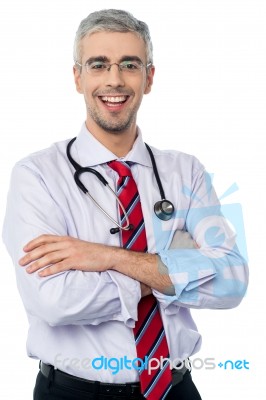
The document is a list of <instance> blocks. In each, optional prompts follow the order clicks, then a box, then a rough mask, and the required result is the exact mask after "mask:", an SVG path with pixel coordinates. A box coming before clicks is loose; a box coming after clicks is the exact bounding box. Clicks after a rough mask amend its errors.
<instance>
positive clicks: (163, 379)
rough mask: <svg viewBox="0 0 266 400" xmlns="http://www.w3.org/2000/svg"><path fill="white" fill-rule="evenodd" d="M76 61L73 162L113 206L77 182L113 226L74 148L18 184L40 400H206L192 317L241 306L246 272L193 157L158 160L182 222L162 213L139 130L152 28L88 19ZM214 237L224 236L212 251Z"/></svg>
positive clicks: (15, 209)
mask: <svg viewBox="0 0 266 400" xmlns="http://www.w3.org/2000/svg"><path fill="white" fill-rule="evenodd" d="M74 58H75V65H74V78H75V85H76V89H77V91H78V93H80V94H82V95H83V96H84V100H85V104H86V111H87V118H86V121H85V123H84V124H83V125H82V127H81V131H80V132H79V134H78V136H77V138H76V139H75V140H73V142H72V144H71V148H70V157H71V158H72V159H73V160H74V162H75V163H77V164H76V165H78V167H77V169H78V168H79V166H82V167H90V168H93V169H94V170H96V171H97V172H99V173H100V174H101V175H102V176H103V177H104V179H105V180H106V181H107V182H108V184H109V186H110V188H111V189H112V190H113V191H114V192H115V193H116V194H117V199H116V197H115V196H113V195H112V193H111V192H110V190H108V189H107V188H106V186H105V185H103V184H102V183H101V182H99V180H98V179H97V177H96V176H95V175H94V174H93V173H84V174H82V176H80V180H81V182H82V184H83V185H84V186H85V187H86V189H87V190H88V191H89V194H90V195H92V196H93V199H94V200H96V202H97V203H99V204H100V206H101V207H102V208H103V210H104V211H105V212H106V213H107V214H108V215H106V214H105V213H104V212H103V211H102V210H101V209H99V208H98V207H97V206H96V205H95V203H94V201H93V199H91V198H88V196H86V195H85V194H84V193H83V191H82V190H80V187H78V186H77V185H76V182H75V180H74V178H73V175H74V173H75V168H74V167H73V165H72V164H71V163H70V161H69V157H68V156H67V154H66V153H67V152H66V150H67V146H68V144H69V139H68V140H66V141H63V142H59V143H56V144H54V145H53V146H51V147H50V148H49V149H46V150H43V151H41V152H38V153H35V154H33V155H30V156H28V157H27V158H25V159H23V160H21V161H19V162H18V163H17V164H16V166H15V168H14V170H13V173H12V178H11V185H10V191H9V196H8V203H7V211H6V218H5V224H4V231H3V237H4V241H5V243H6V246H7V249H8V251H9V253H10V255H11V257H12V259H13V262H14V265H15V267H16V274H17V282H18V288H19V291H20V295H21V297H22V300H23V303H24V306H25V309H26V311H27V315H28V319H29V325H30V326H29V334H28V341H27V351H28V355H29V356H30V357H33V358H36V359H38V360H41V362H40V372H39V374H38V377H37V381H36V386H35V389H34V399H35V400H42V399H120V400H123V399H126V398H127V399H144V398H147V399H150V400H159V399H186V400H197V399H200V398H201V397H200V395H199V393H198V391H197V389H196V387H195V385H194V383H193V381H192V379H191V375H190V371H189V365H188V363H187V361H186V360H187V358H188V357H189V356H191V355H192V354H194V353H196V352H197V351H198V350H199V349H200V345H201V336H200V334H199V333H198V331H197V328H196V325H195V323H194V321H193V319H192V317H191V315H190V311H189V310H190V308H191V307H194V308H217V309H221V308H232V307H235V306H237V305H238V304H239V303H240V301H241V299H242V297H243V295H244V293H245V289H246V284H247V269H246V265H245V262H244V260H243V259H242V257H241V256H240V254H239V252H238V250H237V247H236V244H235V235H234V233H233V232H232V231H231V230H230V229H229V227H228V226H227V224H226V222H225V220H224V218H223V217H222V216H221V215H220V211H219V202H218V200H217V198H216V195H215V192H214V191H213V189H212V187H211V186H210V185H209V180H208V177H207V175H206V173H205V170H204V168H203V166H202V165H201V164H200V162H199V161H198V160H197V159H196V158H194V157H193V156H189V155H186V154H183V153H180V152H177V151H160V150H157V149H154V148H152V152H153V156H154V159H155V161H156V165H157V168H158V174H159V179H160V181H161V184H162V186H163V189H164V192H165V196H166V197H167V199H169V200H170V201H171V203H172V204H173V207H174V209H175V211H174V213H172V211H173V210H172V211H171V213H170V214H171V215H170V216H169V218H163V219H160V218H158V216H156V215H155V213H154V209H153V208H154V204H155V203H157V202H158V200H160V191H159V189H158V183H157V179H156V176H155V172H154V166H153V164H152V159H151V157H150V155H149V152H148V150H147V148H146V146H145V144H144V142H143V140H142V135H141V131H140V129H139V128H138V127H137V123H136V120H137V112H138V109H139V107H140V104H141V102H142V98H143V95H145V94H148V93H150V91H151V88H152V84H153V78H154V72H155V68H154V65H153V58H152V43H151V39H150V35H149V30H148V27H147V25H146V24H145V23H143V22H141V21H138V20H137V19H135V18H134V17H133V16H132V15H131V14H129V13H127V12H125V11H121V10H103V11H99V12H95V13H92V14H90V15H89V16H88V17H87V18H86V19H84V20H83V21H82V22H81V24H80V26H79V29H78V31H77V34H76V40H75V51H74ZM160 101H161V102H162V114H163V106H164V103H165V101H166V99H160ZM163 117H164V118H167V115H163ZM162 134H163V132H162ZM166 213H167V210H166ZM205 218H206V220H205ZM113 221H115V222H117V224H114V222H113ZM204 221H208V222H206V223H204ZM206 224H207V225H208V228H210V232H212V229H211V228H213V227H214V228H215V229H216V231H215V232H217V229H218V230H219V235H217V234H215V233H213V235H208V240H206V235H205V233H206V232H205V231H206V229H205V228H206ZM117 225H118V226H120V228H118V229H115V233H113V234H111V233H110V230H112V229H113V228H116V227H117ZM121 228H122V229H121ZM181 230H184V231H185V230H186V231H188V232H189V234H190V235H191V236H192V237H193V239H194V241H192V239H190V235H188V233H184V234H183V236H182V235H181V233H180V231H181ZM113 232H114V231H113ZM175 232H176V233H175ZM213 232H214V231H213ZM174 234H175V236H174ZM221 237H222V238H223V240H222V241H221ZM171 242H172V245H171V248H170V249H169V244H170V243H171ZM195 243H197V246H196V245H195ZM180 247H187V248H186V249H182V248H180ZM137 358H138V360H136V359H137ZM162 359H165V361H164V362H163V361H162ZM121 360H122V361H123V362H122V361H121ZM134 360H135V361H134ZM118 361H119V363H118ZM118 364H119V367H117V366H118ZM115 366H116V369H115V370H114V368H115Z"/></svg>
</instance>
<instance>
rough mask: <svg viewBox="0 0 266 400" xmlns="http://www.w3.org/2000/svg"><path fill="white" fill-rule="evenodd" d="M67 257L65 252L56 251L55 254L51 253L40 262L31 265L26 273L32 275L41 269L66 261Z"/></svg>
mask: <svg viewBox="0 0 266 400" xmlns="http://www.w3.org/2000/svg"><path fill="white" fill-rule="evenodd" d="M66 259H67V257H66V256H65V255H64V253H63V252H60V251H55V252H54V253H50V254H49V255H46V256H44V257H42V258H40V259H39V260H37V261H35V262H33V263H32V264H30V265H29V266H28V267H27V268H26V271H27V272H28V273H29V274H32V273H33V272H36V271H38V270H39V269H41V268H44V267H47V266H50V265H54V264H57V263H58V262H61V261H64V260H66Z"/></svg>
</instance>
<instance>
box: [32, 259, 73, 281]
mask: <svg viewBox="0 0 266 400" xmlns="http://www.w3.org/2000/svg"><path fill="white" fill-rule="evenodd" d="M70 269H71V267H70V266H69V265H68V263H67V262H66V260H63V261H60V262H58V263H56V264H53V265H51V266H49V267H47V268H45V269H43V270H42V271H40V272H39V273H38V275H39V276H41V277H42V278H44V277H46V276H50V275H55V274H58V273H59V272H64V271H69V270H70Z"/></svg>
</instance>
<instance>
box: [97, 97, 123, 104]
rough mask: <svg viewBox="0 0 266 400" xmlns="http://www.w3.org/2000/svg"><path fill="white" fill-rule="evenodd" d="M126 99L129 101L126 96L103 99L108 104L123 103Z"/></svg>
mask: <svg viewBox="0 0 266 400" xmlns="http://www.w3.org/2000/svg"><path fill="white" fill-rule="evenodd" d="M126 99H127V98H126V96H120V97H107V96H104V97H102V100H103V101H106V102H108V103H122V102H123V101H125V100H126Z"/></svg>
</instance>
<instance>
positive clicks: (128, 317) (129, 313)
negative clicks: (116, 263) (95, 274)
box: [107, 270, 141, 328]
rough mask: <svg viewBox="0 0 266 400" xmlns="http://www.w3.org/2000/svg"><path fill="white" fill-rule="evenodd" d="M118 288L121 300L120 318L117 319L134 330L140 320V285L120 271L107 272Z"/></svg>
mask: <svg viewBox="0 0 266 400" xmlns="http://www.w3.org/2000/svg"><path fill="white" fill-rule="evenodd" d="M107 272H108V274H109V275H110V277H111V279H112V281H113V282H114V284H115V285H116V287H117V290H118V295H119V298H120V304H121V311H120V316H116V318H115V319H119V320H122V321H123V322H124V324H125V325H126V326H127V327H128V328H134V327H135V322H136V321H137V319H138V303H139V301H140V298H141V291H140V284H139V282H138V281H136V280H135V279H132V278H129V277H128V276H125V275H123V274H121V273H120V272H118V271H110V270H109V271H107Z"/></svg>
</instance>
